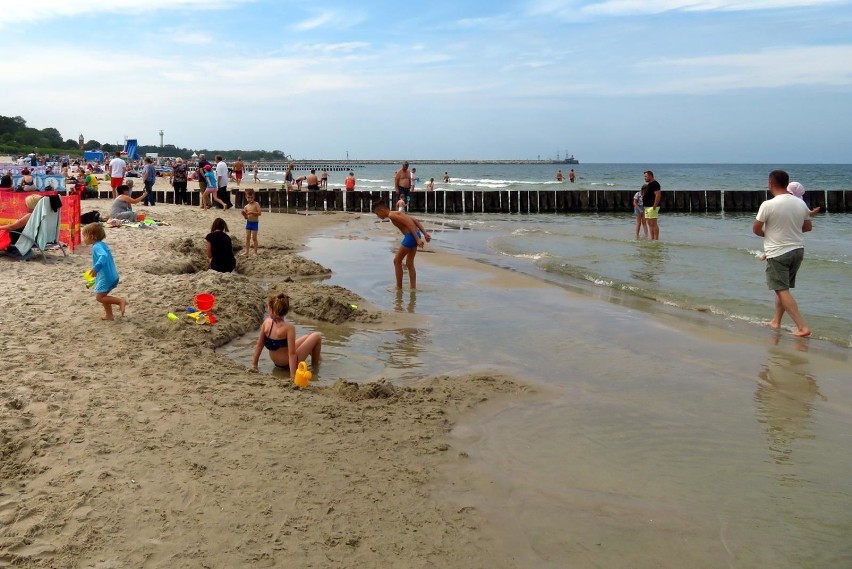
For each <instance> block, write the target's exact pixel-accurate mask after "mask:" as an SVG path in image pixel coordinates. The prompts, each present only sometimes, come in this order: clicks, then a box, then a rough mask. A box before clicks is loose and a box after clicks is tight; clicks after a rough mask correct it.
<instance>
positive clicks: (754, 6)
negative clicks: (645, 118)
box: [530, 0, 847, 20]
mask: <svg viewBox="0 0 852 569" xmlns="http://www.w3.org/2000/svg"><path fill="white" fill-rule="evenodd" d="M846 1H847V0H603V1H592V2H587V1H579V0H536V1H534V2H533V3H532V4H531V5H530V12H531V13H532V14H534V15H539V16H541V15H548V16H556V17H558V18H562V19H566V20H577V19H581V18H586V17H590V16H631V15H638V14H661V13H664V12H716V11H718V12H741V11H751V10H777V9H784V8H800V7H812V6H828V5H833V4H843V3H845V2H846Z"/></svg>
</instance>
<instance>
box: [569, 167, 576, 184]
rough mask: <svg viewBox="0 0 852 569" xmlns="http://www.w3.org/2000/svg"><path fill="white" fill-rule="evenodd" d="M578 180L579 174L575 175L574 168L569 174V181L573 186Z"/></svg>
mask: <svg viewBox="0 0 852 569" xmlns="http://www.w3.org/2000/svg"><path fill="white" fill-rule="evenodd" d="M576 179H577V174H576V173H574V168H571V171H570V172H568V181H569V182H571V183H572V184H573V183H574V180H576Z"/></svg>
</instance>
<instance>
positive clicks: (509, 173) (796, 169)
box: [261, 162, 852, 191]
mask: <svg viewBox="0 0 852 569" xmlns="http://www.w3.org/2000/svg"><path fill="white" fill-rule="evenodd" d="M411 166H412V167H413V168H416V169H417V173H416V176H417V177H418V178H419V179H420V180H419V182H418V183H417V187H418V188H423V187H425V185H426V183H427V182H428V181H429V179H430V178H434V179H435V188H436V189H449V190H462V189H465V190H489V189H491V190H518V189H549V190H552V189H554V188H559V187H564V188H566V189H577V190H594V189H611V190H636V189H639V187H640V186H641V185H642V184H643V181H642V172H643V171H645V170H653V171H654V174H655V175H656V177H657V180H659V182H660V183H661V184H662V186H663V189H664V190H764V189H766V179H767V175H768V174H769V172H770V171H771V170H774V169H777V168H780V169H783V170H786V171H787V172H789V174H790V178H791V180H795V181H798V182H800V183H801V184H802V185H803V186H805V189H806V190H814V191H816V190H823V191H824V190H850V189H852V165H845V164H573V165H571V164H559V165H557V164H431V165H424V166H418V165H417V163H416V162H412V163H411ZM571 168H573V169H574V170H575V172H576V174H577V179H576V182H575V183H574V184H570V183H569V182H568V181H567V176H568V171H569V170H570V169H571ZM397 169H398V166H395V165H389V164H388V165H367V166H362V167H355V168H354V169H353V172H354V173H355V178H356V179H357V187H356V189H359V190H380V189H391V187H392V186H393V178H394V173H395V172H396V170H397ZM558 169H561V170H562V173H563V174H565V179H566V181H565V182H564V183H562V184H561V185H560V184H559V183H558V182H556V171H557V170H558ZM445 172H446V173H447V174H448V175H449V177H450V182H449V183H448V184H445V183H444V182H443V179H444V173H445ZM299 174H307V172H306V171H301V172H297V175H299ZM261 178H263V179H265V180H269V181H274V182H281V181H283V179H284V176H283V172H282V173H270V172H264V173H261ZM345 178H346V172H329V187H337V188H341V187H343V180H344V179H345Z"/></svg>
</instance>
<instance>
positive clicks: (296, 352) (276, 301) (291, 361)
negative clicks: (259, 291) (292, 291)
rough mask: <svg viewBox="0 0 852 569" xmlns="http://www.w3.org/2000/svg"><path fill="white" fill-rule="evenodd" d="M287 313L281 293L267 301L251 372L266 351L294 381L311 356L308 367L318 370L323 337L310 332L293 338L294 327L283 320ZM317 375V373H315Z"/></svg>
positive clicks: (288, 302) (288, 308) (287, 303)
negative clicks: (265, 316) (287, 371)
mask: <svg viewBox="0 0 852 569" xmlns="http://www.w3.org/2000/svg"><path fill="white" fill-rule="evenodd" d="M289 310H290V297H288V296H287V295H286V294H284V293H283V292H281V293H278V294H275V295H273V296H270V297H269V318H267V319H265V320H264V321H263V324H261V325H260V335H259V336H258V338H257V345H256V346H255V348H254V358H253V359H252V363H251V370H252V371H257V364H258V361H260V354H261V353H262V352H263V349H264V348H266V349H267V350H268V351H269V359H271V360H272V363H274V364H275V365H276V366H278V367H280V368H289V369H290V377H291V378H292V377H295V375H296V368H297V367H298V365H299V362H303V361H306V360H307V359H308V356H311V366H313V367H314V368H317V367H318V366H319V364H320V361H321V360H322V354H321V352H322V335H321V334H320V333H319V332H312V333H310V334H308V335H306V336H300V337H298V338H297V337H296V327H295V326H293V325H292V324H290V323H289V322H287V321H286V320H284V317H285V316H286V315H287V312H289ZM314 371H316V369H315V370H314Z"/></svg>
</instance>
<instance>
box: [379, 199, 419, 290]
mask: <svg viewBox="0 0 852 569" xmlns="http://www.w3.org/2000/svg"><path fill="white" fill-rule="evenodd" d="M373 213H375V214H376V215H377V216H378V218H379V219H382V220H384V219H390V220H391V223H393V224H394V225H395V226H396V228H397V229H399V230H400V231H401V232H402V235H403V237H402V244H400V246H399V249H398V250H397V252H396V255H395V256H394V258H393V269H394V273H395V276H396V288H397V289H402V262H403V260H404V261H405V266H406V268H407V269H408V279H409V281H410V282H411V290H414V289H416V288H417V271H416V270H415V269H414V256H415V255H416V254H417V247H420V248H421V249H422V248H423V247H424V246H425V245H426V243H427V242H429V241H431V240H432V236H431V235H429V233H427V232H426V230H425V229H423V226H422V225H421V224H420V222H419V221H417V220H416V219H415V218H413V217H411V216H410V215H408V214H407V213H404V212H401V211H391V210H390V208H389V207H388V205H387V204H386V203H385V202H383V201H378V202H376V203H375V204H373ZM424 239H425V240H426V241H424Z"/></svg>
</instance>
